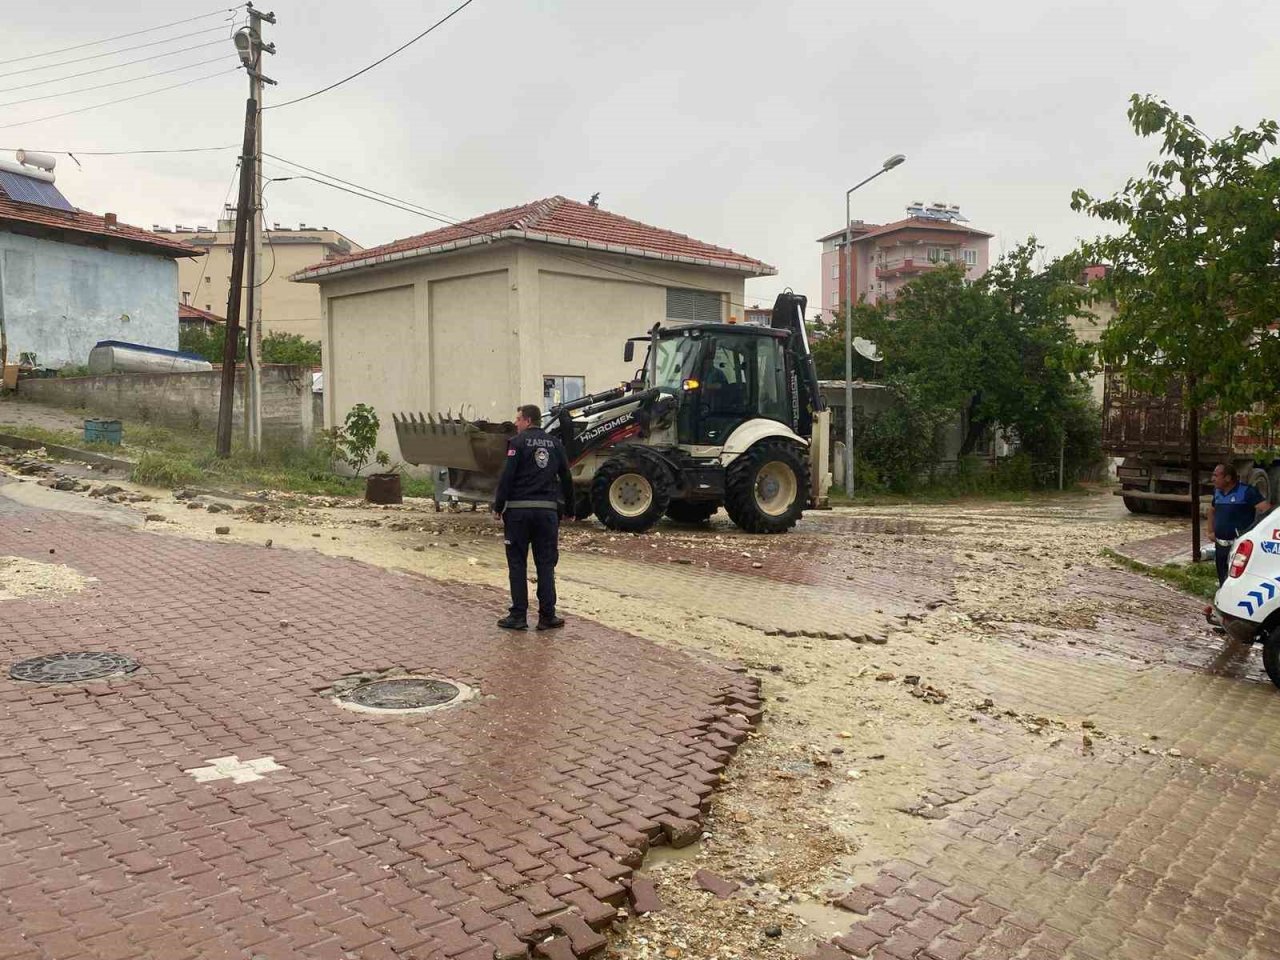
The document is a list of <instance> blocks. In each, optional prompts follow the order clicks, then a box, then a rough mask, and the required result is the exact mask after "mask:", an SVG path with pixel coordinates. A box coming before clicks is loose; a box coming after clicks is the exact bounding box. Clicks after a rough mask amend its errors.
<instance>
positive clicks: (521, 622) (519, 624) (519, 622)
mask: <svg viewBox="0 0 1280 960" xmlns="http://www.w3.org/2000/svg"><path fill="white" fill-rule="evenodd" d="M498 626H500V627H501V628H502V629H503V630H528V629H529V621H528V620H526V619H525V618H524V617H517V616H516V615H515V614H514V613H509V614H507V615H506V616H505V617H503V618H502V619H501V620H499V621H498Z"/></svg>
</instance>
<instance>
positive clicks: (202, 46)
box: [0, 39, 226, 93]
mask: <svg viewBox="0 0 1280 960" xmlns="http://www.w3.org/2000/svg"><path fill="white" fill-rule="evenodd" d="M224 43H226V40H225V39H218V40H210V41H209V42H208V43H197V44H195V45H194V46H190V47H182V48H180V49H178V50H171V51H170V52H169V53H158V54H156V55H155V56H153V57H139V58H138V59H137V60H127V61H125V62H124V63H116V64H112V65H111V66H109V67H97V68H96V69H93V70H81V71H80V72H79V73H69V74H67V75H66V76H65V77H50V78H49V79H48V80H33V81H32V82H31V83H21V84H18V86H16V87H0V93H13V92H14V91H16V90H30V89H31V88H32V87H43V86H45V85H46V84H49V83H62V82H63V81H64V80H77V79H79V78H80V77H91V76H93V75H94V74H98V73H107V72H108V71H110V70H120V69H123V68H124V67H132V66H134V65H135V64H139V63H150V62H151V61H152V60H164V59H167V58H168V57H176V56H177V55H178V54H180V53H190V52H191V51H192V50H203V49H205V48H206V47H218V46H221V45H222V44H224Z"/></svg>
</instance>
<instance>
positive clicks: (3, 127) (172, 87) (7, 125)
mask: <svg viewBox="0 0 1280 960" xmlns="http://www.w3.org/2000/svg"><path fill="white" fill-rule="evenodd" d="M239 72H240V68H239V67H233V68H232V69H230V70H219V71H218V72H217V73H207V74H205V75H204V76H203V77H194V78H193V79H191V80H183V81H182V82H181V83H171V84H169V86H167V87H160V88H158V89H156V90H148V91H146V92H145V93H138V94H134V95H133V96H132V97H121V98H120V99H119V100H108V101H107V102H106V103H95V104H93V105H92V106H88V107H80V108H79V109H78V110H65V111H63V112H62V113H51V114H49V115H48V116H47V117H34V118H32V119H31V120H19V121H17V122H16V123H0V130H8V129H9V128H11V127H25V126H27V125H29V124H32V123H40V122H41V121H44V120H56V119H58V117H69V116H72V115H73V114H77V113H87V112H88V111H90V110H100V109H102V108H103V107H114V106H115V105H116V104H118V103H128V102H129V101H131V100H141V99H142V98H143V97H150V96H153V95H154V94H157V93H164V92H165V91H166V90H176V89H177V88H178V87H187V86H190V85H191V84H193V83H199V82H200V81H201V80H212V79H213V78H214V77H223V76H226V75H227V74H229V73H239Z"/></svg>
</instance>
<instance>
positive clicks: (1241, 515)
mask: <svg viewBox="0 0 1280 960" xmlns="http://www.w3.org/2000/svg"><path fill="white" fill-rule="evenodd" d="M1270 509H1271V504H1270V503H1268V502H1267V501H1266V500H1264V499H1262V494H1260V493H1259V492H1258V489H1257V488H1256V487H1253V486H1250V485H1249V484H1247V483H1241V482H1240V476H1239V474H1238V473H1237V472H1236V468H1235V467H1234V466H1233V465H1232V464H1230V463H1220V464H1218V465H1217V466H1216V467H1214V468H1213V504H1212V505H1211V506H1210V507H1209V529H1211V530H1212V531H1213V543H1214V548H1213V559H1214V562H1215V563H1216V564H1217V566H1218V586H1222V584H1223V583H1224V582H1225V581H1226V579H1227V564H1228V563H1229V562H1230V560H1231V544H1232V541H1234V540H1235V539H1236V537H1238V536H1240V535H1241V534H1242V533H1246V532H1247V531H1248V530H1249V529H1250V528H1252V527H1253V525H1254V524H1255V523H1256V522H1257V520H1258V514H1260V513H1266V512H1268V511H1269V510H1270Z"/></svg>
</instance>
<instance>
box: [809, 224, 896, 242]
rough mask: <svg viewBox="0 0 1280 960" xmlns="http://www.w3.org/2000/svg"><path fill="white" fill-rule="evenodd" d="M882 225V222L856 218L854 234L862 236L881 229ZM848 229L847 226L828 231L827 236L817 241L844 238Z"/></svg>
mask: <svg viewBox="0 0 1280 960" xmlns="http://www.w3.org/2000/svg"><path fill="white" fill-rule="evenodd" d="M880 226H881V224H878V223H867V222H866V221H864V220H855V221H854V222H853V235H854V236H855V237H860V236H862V235H863V234H864V233H867V232H869V231H871V230H879V229H880ZM846 229H847V228H845V227H841V228H840V229H839V230H835V231H833V232H831V233H828V234H827V235H826V236H825V237H819V238H818V240H817V242H818V243H826V242H827V241H828V240H835V239H836V238H837V237H839V238H840V239H842V240H843V239H844V235H845V231H846Z"/></svg>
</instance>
